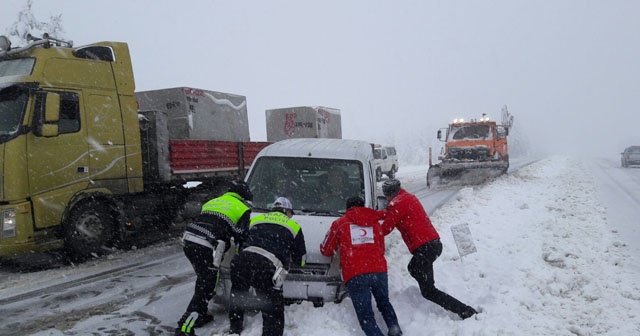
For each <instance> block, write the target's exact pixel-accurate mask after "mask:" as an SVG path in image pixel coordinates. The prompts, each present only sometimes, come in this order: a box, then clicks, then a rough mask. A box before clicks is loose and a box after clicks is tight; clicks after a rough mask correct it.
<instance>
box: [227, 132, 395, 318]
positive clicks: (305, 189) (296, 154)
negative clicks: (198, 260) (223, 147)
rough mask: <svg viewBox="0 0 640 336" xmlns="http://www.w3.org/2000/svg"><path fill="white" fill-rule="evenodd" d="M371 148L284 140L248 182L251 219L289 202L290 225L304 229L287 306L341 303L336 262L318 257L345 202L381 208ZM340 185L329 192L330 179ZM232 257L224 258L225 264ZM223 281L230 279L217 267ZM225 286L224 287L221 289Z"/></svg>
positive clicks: (261, 157)
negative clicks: (355, 199) (358, 200)
mask: <svg viewBox="0 0 640 336" xmlns="http://www.w3.org/2000/svg"><path fill="white" fill-rule="evenodd" d="M371 149H372V148H371V144H370V143H368V142H366V141H358V140H344V139H321V138H317V139H310V138H307V139H288V140H282V141H279V142H276V143H274V144H272V145H270V146H268V147H266V148H264V149H263V150H262V151H260V153H259V154H258V156H257V157H256V159H255V160H254V162H253V164H252V165H251V168H250V169H249V172H248V174H247V177H246V181H247V183H248V184H249V187H250V188H251V191H252V193H253V202H252V203H253V204H254V209H253V214H254V215H255V214H259V213H264V212H268V211H269V210H268V209H269V205H270V204H272V203H273V201H274V200H275V198H276V197H279V196H284V197H287V198H289V200H291V203H292V204H293V208H294V216H293V220H295V221H296V222H297V223H298V224H300V226H301V227H302V231H303V233H304V236H305V241H306V247H307V264H306V266H304V267H297V266H293V267H292V268H291V269H290V270H289V275H288V276H287V278H286V281H285V283H284V286H283V293H284V297H285V301H286V302H287V303H293V302H301V301H311V302H313V303H314V305H315V306H322V305H323V304H324V303H325V302H340V301H341V300H342V298H343V297H344V295H345V291H344V289H343V285H342V280H341V276H340V266H339V260H338V258H337V257H334V258H328V257H325V256H323V255H322V254H321V253H320V244H321V243H322V241H323V239H324V237H325V234H326V233H327V231H328V230H329V228H330V227H331V223H333V221H334V220H336V219H337V218H338V217H340V216H341V215H342V214H344V212H345V211H346V199H347V198H349V197H352V196H357V195H360V196H362V197H363V198H364V200H365V205H366V206H367V207H370V208H373V209H382V208H383V207H385V206H386V200H385V199H384V197H383V196H382V195H378V191H377V188H376V176H375V169H374V166H373V152H372V150H371ZM338 177H339V178H340V179H341V180H340V181H341V182H339V183H334V187H331V182H330V180H332V179H335V178H338ZM230 259H231V258H225V261H226V264H228V262H229V261H230ZM221 270H222V272H221V273H222V279H223V280H224V279H228V277H227V276H225V272H227V273H228V269H227V270H225V269H224V265H223V267H222V268H221ZM223 285H224V284H223Z"/></svg>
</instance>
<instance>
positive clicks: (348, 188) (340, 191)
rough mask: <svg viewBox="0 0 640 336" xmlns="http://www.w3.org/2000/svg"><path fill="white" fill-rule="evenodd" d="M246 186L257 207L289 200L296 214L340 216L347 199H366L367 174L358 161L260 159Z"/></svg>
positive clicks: (263, 207) (292, 158)
mask: <svg viewBox="0 0 640 336" xmlns="http://www.w3.org/2000/svg"><path fill="white" fill-rule="evenodd" d="M254 165H255V166H254V168H253V169H252V171H251V175H250V176H249V177H248V179H247V183H248V184H249V187H250V188H251V192H252V193H253V204H254V206H255V207H256V208H261V209H268V208H269V206H270V205H271V204H272V203H273V201H274V200H275V199H276V198H277V197H281V196H282V197H286V198H288V199H289V200H290V201H291V203H292V204H293V208H294V212H295V213H296V214H305V213H306V214H320V215H322V214H326V215H332V216H338V215H340V214H341V213H344V212H345V210H346V200H347V199H348V198H349V197H352V196H362V197H364V174H363V167H362V164H361V163H360V162H359V161H355V160H353V161H352V160H338V159H316V158H300V157H261V158H259V159H258V160H256V162H255V163H254Z"/></svg>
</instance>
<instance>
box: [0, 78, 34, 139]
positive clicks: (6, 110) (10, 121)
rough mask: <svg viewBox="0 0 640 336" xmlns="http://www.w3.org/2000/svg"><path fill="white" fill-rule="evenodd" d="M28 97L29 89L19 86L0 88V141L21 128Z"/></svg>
mask: <svg viewBox="0 0 640 336" xmlns="http://www.w3.org/2000/svg"><path fill="white" fill-rule="evenodd" d="M27 98H28V94H27V91H26V90H25V89H23V88H20V87H18V86H10V87H6V88H4V89H1V90H0V142H4V141H6V140H7V139H9V138H10V137H11V135H13V134H15V133H16V132H17V131H18V130H19V129H20V125H21V124H22V119H23V115H24V110H25V107H26V106H27Z"/></svg>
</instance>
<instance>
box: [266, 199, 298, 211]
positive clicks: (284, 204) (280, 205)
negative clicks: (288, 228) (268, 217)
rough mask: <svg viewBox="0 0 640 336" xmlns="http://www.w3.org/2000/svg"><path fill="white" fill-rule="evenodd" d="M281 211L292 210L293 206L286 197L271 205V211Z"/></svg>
mask: <svg viewBox="0 0 640 336" xmlns="http://www.w3.org/2000/svg"><path fill="white" fill-rule="evenodd" d="M276 209H283V210H293V205H292V204H291V201H289V199H288V198H286V197H278V198H276V200H275V202H273V204H272V205H271V210H276Z"/></svg>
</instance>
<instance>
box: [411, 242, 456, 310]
mask: <svg viewBox="0 0 640 336" xmlns="http://www.w3.org/2000/svg"><path fill="white" fill-rule="evenodd" d="M441 253H442V243H441V242H440V239H434V240H432V241H430V242H428V243H426V244H424V245H422V246H420V247H418V248H417V249H415V250H414V251H413V257H412V258H411V261H410V262H409V266H408V269H409V274H411V276H412V277H414V278H415V279H416V281H418V285H419V286H420V293H422V296H423V297H424V298H425V299H427V300H429V301H431V302H433V303H435V304H437V305H439V306H441V307H442V308H444V309H446V310H449V311H452V312H454V313H456V314H460V313H461V312H463V311H464V310H466V309H467V308H468V306H467V305H465V304H464V303H462V302H460V301H458V299H456V298H454V297H453V296H451V295H449V294H447V293H445V292H443V291H441V290H439V289H437V288H436V286H435V279H434V276H433V262H434V261H435V260H436V259H438V257H439V256H440V254H441Z"/></svg>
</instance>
